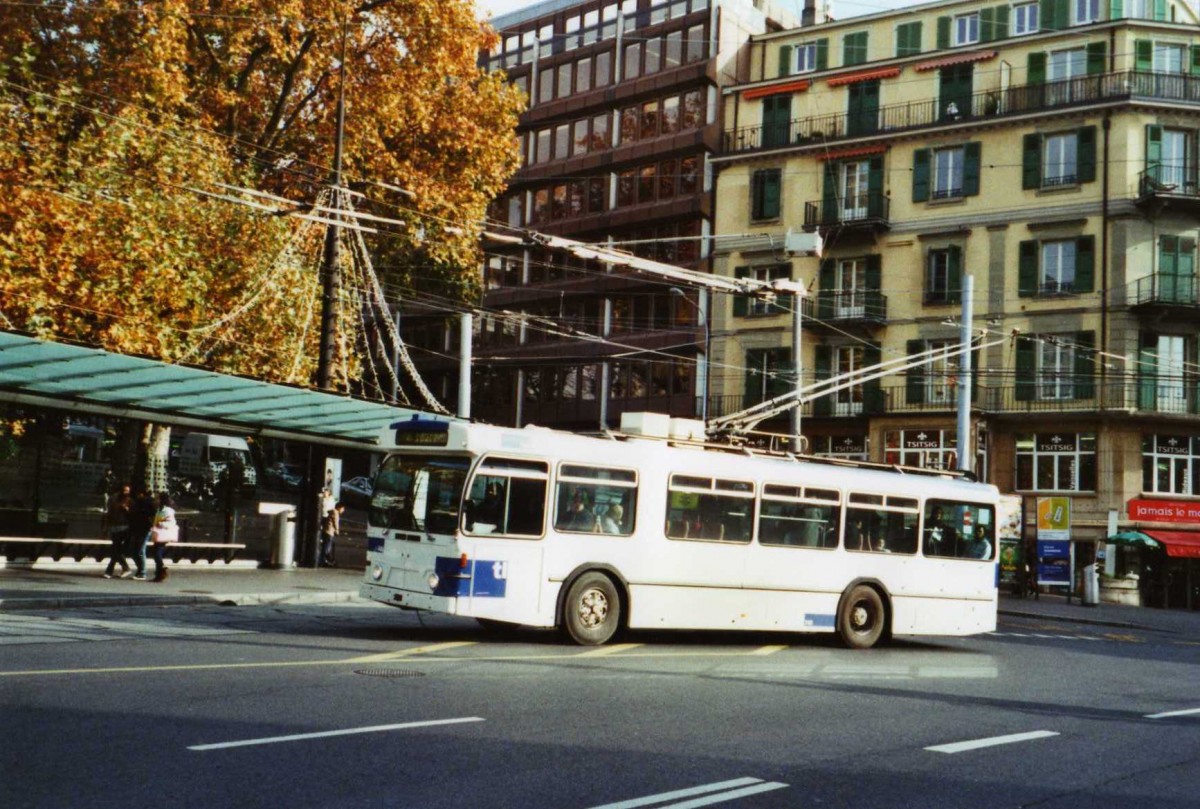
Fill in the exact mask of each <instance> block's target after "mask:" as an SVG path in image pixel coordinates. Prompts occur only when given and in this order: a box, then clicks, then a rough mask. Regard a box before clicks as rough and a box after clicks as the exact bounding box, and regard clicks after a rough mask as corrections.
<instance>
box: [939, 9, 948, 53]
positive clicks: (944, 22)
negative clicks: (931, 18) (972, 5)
mask: <svg viewBox="0 0 1200 809" xmlns="http://www.w3.org/2000/svg"><path fill="white" fill-rule="evenodd" d="M937 46H938V50H941V49H943V48H949V47H950V18H949V17H938V19H937Z"/></svg>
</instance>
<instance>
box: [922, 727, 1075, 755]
mask: <svg viewBox="0 0 1200 809" xmlns="http://www.w3.org/2000/svg"><path fill="white" fill-rule="evenodd" d="M1057 735H1059V734H1058V733H1055V732H1054V731H1053V730H1032V731H1030V732H1028V733H1013V734H1010V735H1008V736H992V737H991V738H989V739H973V740H971V741H969V742H954V743H952V744H935V745H933V746H932V747H926V748H925V749H926V750H929V751H932V752H934V753H963V752H966V751H967V750H979V749H980V748H983V747H995V746H997V745H1001V744H1016V743H1017V742H1029V741H1033V740H1034V739H1047V738H1049V737H1051V736H1057Z"/></svg>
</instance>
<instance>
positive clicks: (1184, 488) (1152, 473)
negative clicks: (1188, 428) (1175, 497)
mask: <svg viewBox="0 0 1200 809" xmlns="http://www.w3.org/2000/svg"><path fill="white" fill-rule="evenodd" d="M1198 472H1200V436H1187V435H1147V436H1143V437H1142V491H1143V492H1145V493H1146V494H1187V495H1194V494H1200V485H1198V484H1200V481H1197V479H1196V478H1197V473H1198Z"/></svg>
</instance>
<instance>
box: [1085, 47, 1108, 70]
mask: <svg viewBox="0 0 1200 809" xmlns="http://www.w3.org/2000/svg"><path fill="white" fill-rule="evenodd" d="M1107 62H1108V44H1107V43H1105V42H1103V41H1101V42H1089V43H1088V46H1087V72H1088V74H1089V75H1092V74H1096V73H1103V72H1104V70H1105V68H1106V67H1107V66H1108V65H1107Z"/></svg>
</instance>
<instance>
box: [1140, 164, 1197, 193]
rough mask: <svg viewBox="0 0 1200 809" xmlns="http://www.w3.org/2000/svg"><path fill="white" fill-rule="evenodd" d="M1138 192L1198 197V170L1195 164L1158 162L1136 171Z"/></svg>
mask: <svg viewBox="0 0 1200 809" xmlns="http://www.w3.org/2000/svg"><path fill="white" fill-rule="evenodd" d="M1138 194H1139V195H1140V196H1143V197H1156V196H1163V195H1167V194H1169V195H1171V196H1179V197H1200V170H1198V167H1196V166H1176V165H1171V164H1169V163H1168V164H1163V163H1159V164H1157V165H1153V166H1150V167H1148V168H1147V169H1145V170H1144V171H1142V172H1139V173H1138Z"/></svg>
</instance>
